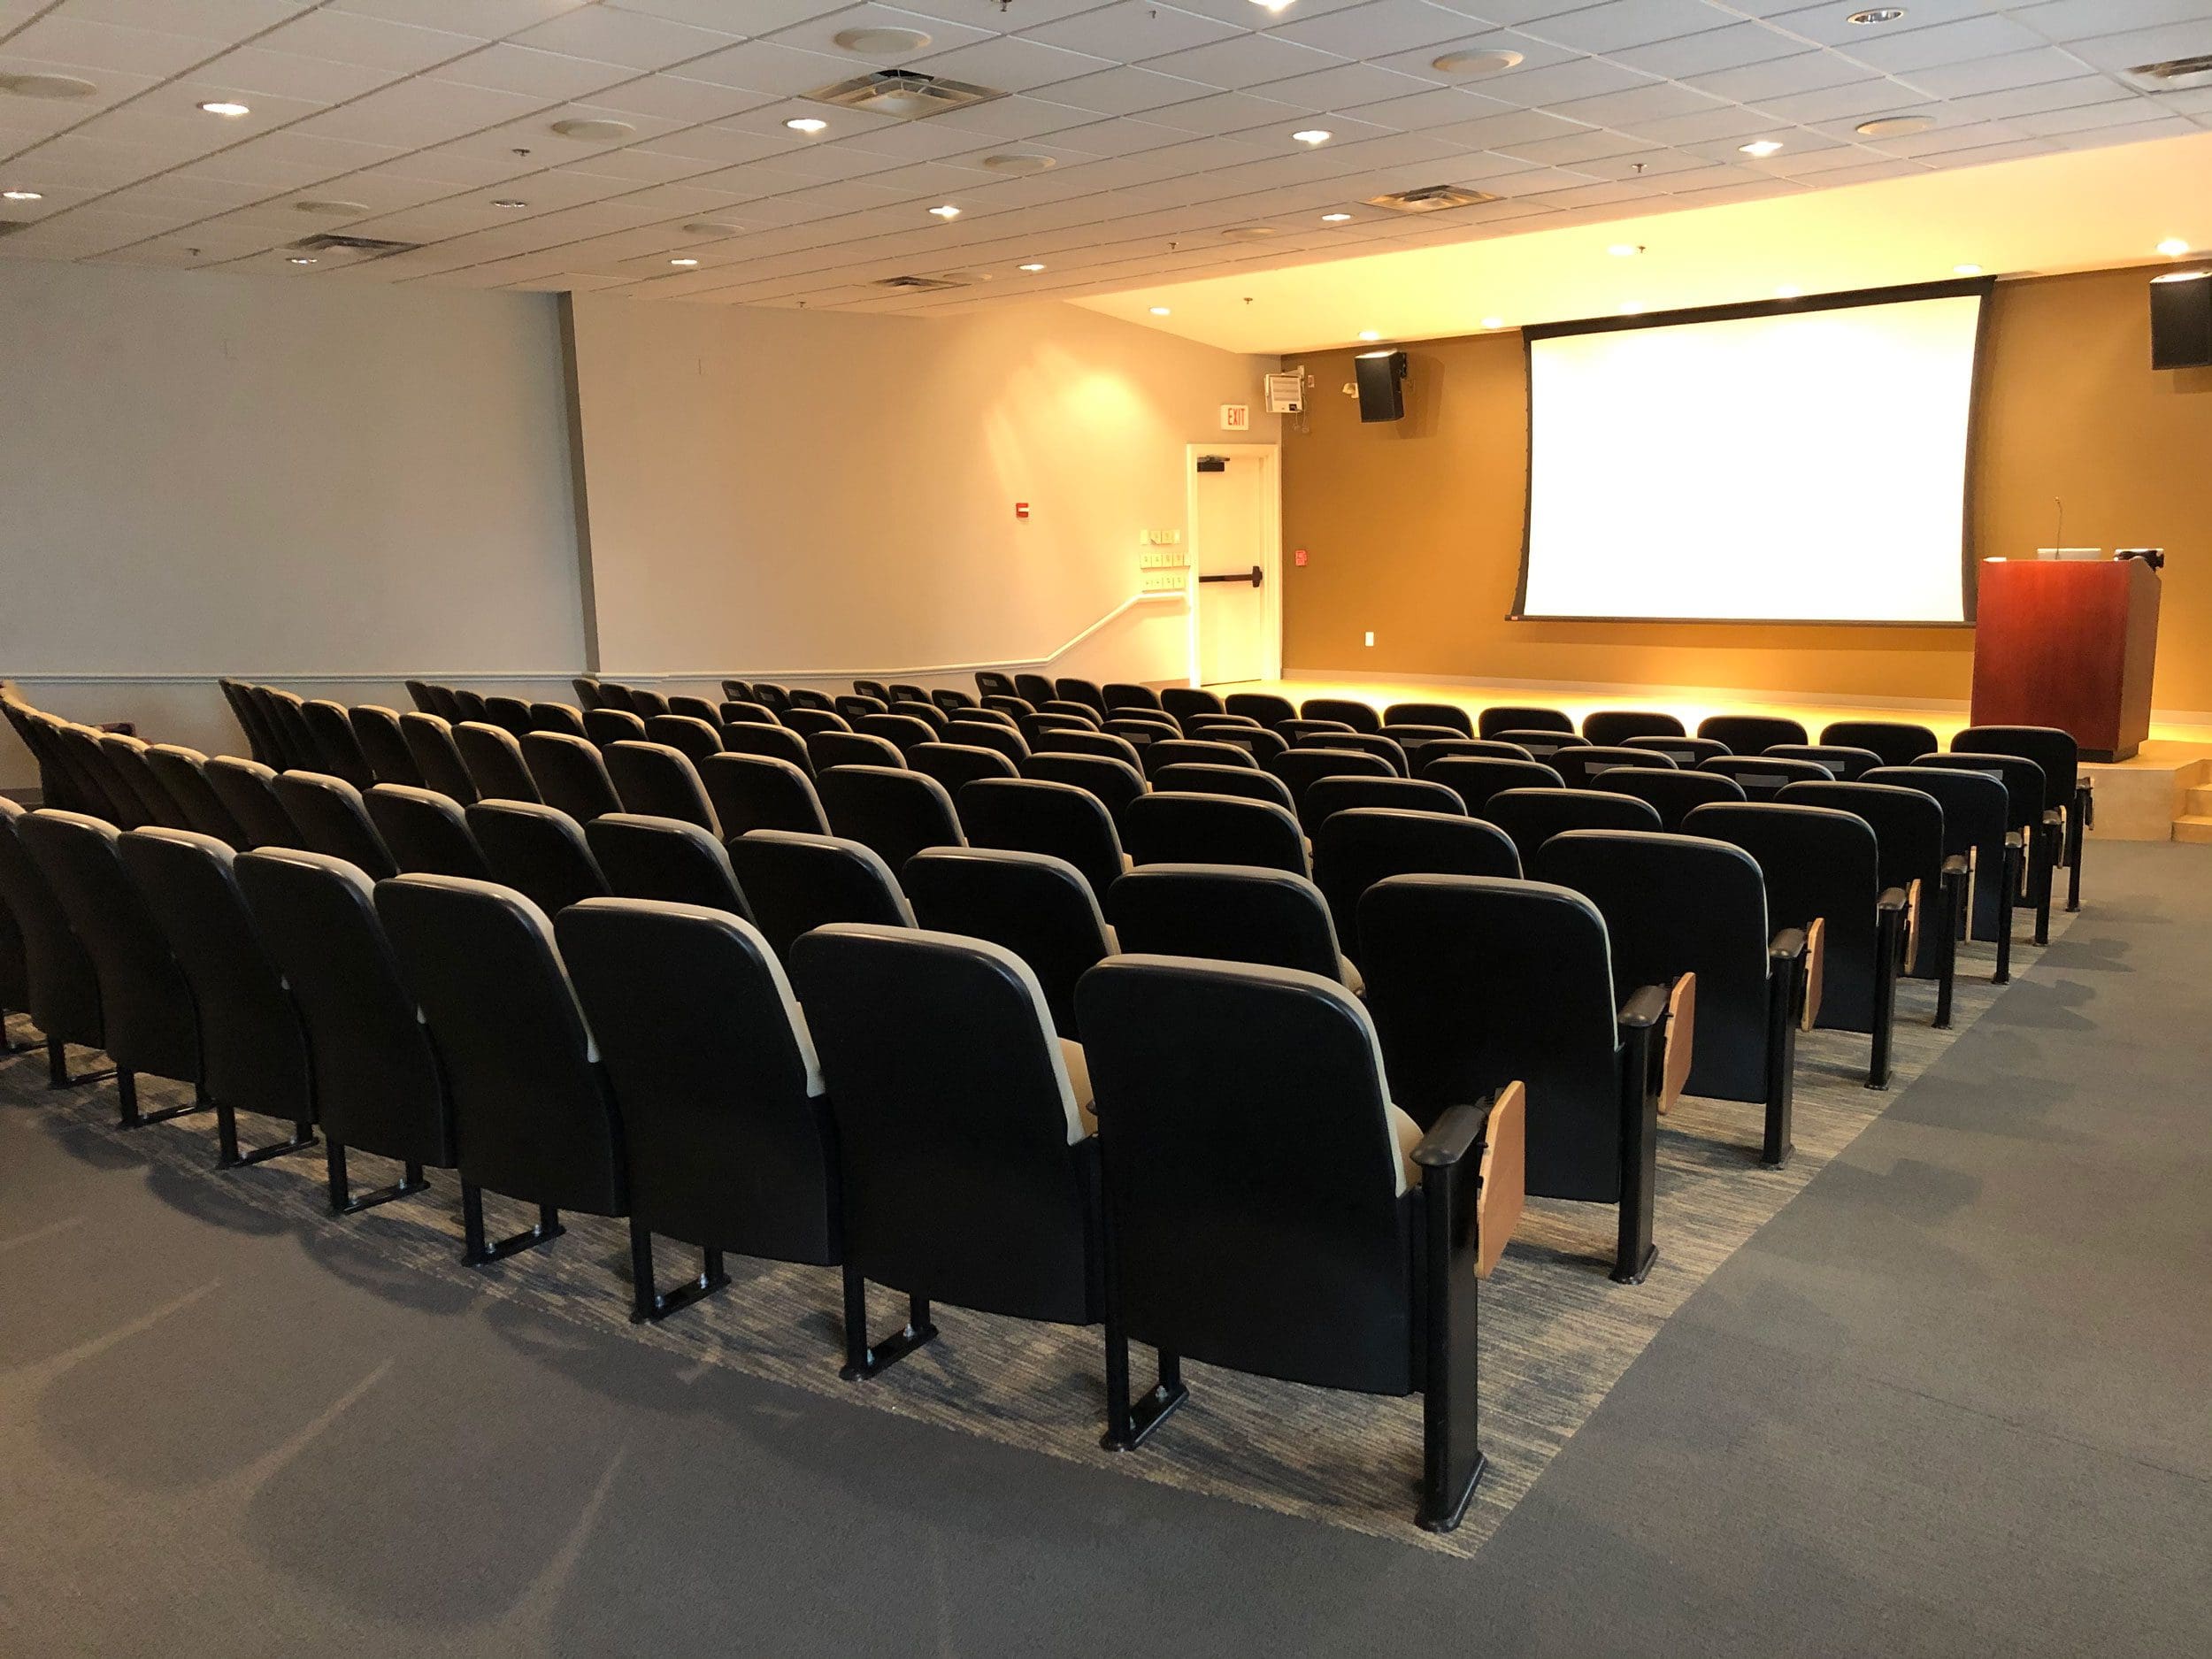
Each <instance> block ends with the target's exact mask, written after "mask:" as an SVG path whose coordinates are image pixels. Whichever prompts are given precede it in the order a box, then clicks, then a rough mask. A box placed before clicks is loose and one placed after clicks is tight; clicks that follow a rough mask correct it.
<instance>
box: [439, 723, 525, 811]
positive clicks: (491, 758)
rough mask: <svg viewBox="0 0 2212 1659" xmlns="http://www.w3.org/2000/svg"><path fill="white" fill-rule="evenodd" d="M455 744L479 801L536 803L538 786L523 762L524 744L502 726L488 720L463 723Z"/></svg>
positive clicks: (454, 734)
mask: <svg viewBox="0 0 2212 1659" xmlns="http://www.w3.org/2000/svg"><path fill="white" fill-rule="evenodd" d="M453 741H454V745H455V747H456V748H457V749H459V750H460V751H461V764H463V765H465V766H466V767H467V768H468V772H469V781H470V782H471V783H472V784H473V785H474V786H475V787H476V798H477V799H478V800H480V801H535V800H537V799H538V786H537V783H536V781H535V780H534V779H532V777H531V776H530V767H529V764H528V763H527V762H526V761H525V760H524V759H523V758H522V743H521V740H520V739H518V737H516V735H515V734H514V733H512V732H511V731H509V730H508V729H507V728H506V727H505V726H494V725H493V724H491V723H490V722H489V721H487V720H464V721H462V722H461V724H460V725H458V726H455V727H454V728H453Z"/></svg>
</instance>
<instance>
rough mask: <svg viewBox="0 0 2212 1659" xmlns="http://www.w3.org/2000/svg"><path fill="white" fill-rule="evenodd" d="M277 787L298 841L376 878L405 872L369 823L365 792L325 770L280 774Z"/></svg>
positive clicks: (278, 796) (277, 778) (301, 844)
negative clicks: (297, 831) (326, 772)
mask: <svg viewBox="0 0 2212 1659" xmlns="http://www.w3.org/2000/svg"><path fill="white" fill-rule="evenodd" d="M271 787H273V789H275V791H276V798H277V800H278V801H279V802H280V803H281V804H282V805H283V808H284V810H285V812H286V813H287V814H288V816H289V817H290V818H291V820H292V822H293V823H294V824H295V825H296V826H298V829H299V840H298V841H297V842H296V845H298V846H302V847H304V848H306V849H307V850H308V851H310V852H317V853H328V854H330V856H332V857H334V858H342V859H344V860H346V862H347V863H349V864H358V865H360V866H361V868H362V869H363V870H365V871H366V872H368V873H369V875H370V877H371V878H372V879H381V878H383V877H385V876H394V875H397V874H398V873H399V865H398V864H397V862H396V861H395V860H394V858H393V857H392V852H391V849H390V848H388V847H387V846H385V844H384V838H383V837H382V836H381V835H379V834H378V833H376V826H375V825H374V824H373V823H371V822H370V821H369V811H368V808H367V807H366V806H365V804H364V803H363V802H362V799H361V792H360V791H359V790H358V789H357V788H355V787H353V786H352V785H351V784H349V783H348V782H347V781H346V780H344V779H343V778H333V777H329V776H327V775H326V774H324V773H321V772H279V773H278V774H277V775H276V777H275V779H274V780H273V783H272V785H271Z"/></svg>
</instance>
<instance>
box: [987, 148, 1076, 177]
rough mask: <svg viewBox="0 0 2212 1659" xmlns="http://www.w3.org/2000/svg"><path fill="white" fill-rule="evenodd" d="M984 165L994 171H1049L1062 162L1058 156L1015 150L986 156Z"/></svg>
mask: <svg viewBox="0 0 2212 1659" xmlns="http://www.w3.org/2000/svg"><path fill="white" fill-rule="evenodd" d="M983 165H985V166H987V167H988V168H989V169H990V170H991V171H992V172H993V173H1049V172H1051V171H1052V169H1053V168H1055V167H1056V166H1058V165H1060V163H1059V160H1058V158H1057V157H1053V156H1033V155H1030V154H1027V153H1026V152H1024V151H1020V150H1014V151H1010V152H1009V153H1007V154H1006V155H1003V156H986V157H984V158H983Z"/></svg>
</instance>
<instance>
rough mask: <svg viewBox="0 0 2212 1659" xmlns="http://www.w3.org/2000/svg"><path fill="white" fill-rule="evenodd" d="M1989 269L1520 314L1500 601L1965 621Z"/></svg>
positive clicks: (1673, 613)
mask: <svg viewBox="0 0 2212 1659" xmlns="http://www.w3.org/2000/svg"><path fill="white" fill-rule="evenodd" d="M1989 286H1990V285H1989V283H1988V282H1987V281H1986V280H1976V281H1970V282H1955V283H1943V284H1939V285H1933V286H1930V287H1925V288H1907V289H1885V290H1879V291H1874V292H1869V293H1861V294H1849V295H1835V296H1829V297H1827V298H1824V299H1816V300H1805V301H1794V302H1786V303H1778V304H1770V305H1755V306H1735V307H1727V308H1723V309H1717V310H1713V311H1676V312H1671V313H1669V314H1666V315H1662V316H1654V317H1649V318H1635V319H1609V320H1606V321H1602V322H1588V323H1566V324H1559V325H1556V326H1546V327H1538V328H1531V329H1529V330H1527V331H1526V340H1527V349H1528V377H1529V498H1528V524H1527V540H1526V542H1525V546H1524V549H1523V553H1522V561H1521V586H1520V593H1519V595H1518V599H1517V603H1516V604H1515V607H1514V615H1515V616H1516V617H1519V618H1629V619H1636V620H1697V621H1728V622H1863V623H1924V624H1927V623H1934V624H1941V623H1961V622H1966V621H1970V620H1971V619H1972V617H1973V575H1974V572H1973V558H1972V549H1971V548H1970V528H1969V525H1968V518H1967V466H1968V435H1969V430H1970V426H1971V418H1972V412H1973V403H1974V368H1975V357H1976V352H1977V346H1978V341H1979V338H1980V333H1981V316H1982V307H1983V303H1984V301H1985V298H1986V297H1987V295H1988V291H1989Z"/></svg>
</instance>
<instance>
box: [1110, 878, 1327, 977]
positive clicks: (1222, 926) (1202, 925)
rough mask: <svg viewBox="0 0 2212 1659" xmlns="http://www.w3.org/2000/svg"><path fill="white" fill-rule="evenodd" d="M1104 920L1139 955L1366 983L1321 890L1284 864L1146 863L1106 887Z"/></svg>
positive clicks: (1123, 944)
mask: <svg viewBox="0 0 2212 1659" xmlns="http://www.w3.org/2000/svg"><path fill="white" fill-rule="evenodd" d="M1106 919H1107V920H1108V921H1109V922H1110V923H1111V924H1112V925H1113V929H1114V938H1115V940H1116V941H1118V945H1119V947H1120V949H1123V950H1125V951H1126V952H1128V953H1130V954H1131V955H1134V956H1203V957H1206V958H1209V959H1210V960H1213V961H1216V962H1250V963H1256V964H1259V965H1260V966H1262V967H1269V968H1295V969H1297V970H1299V971H1300V972H1305V973H1317V974H1319V975H1321V976H1322V978H1324V979H1333V980H1335V981H1336V982H1337V983H1338V984H1340V985H1341V986H1343V987H1345V988H1346V989H1347V990H1348V991H1351V992H1353V993H1354V994H1357V993H1358V991H1359V990H1360V989H1361V980H1360V976H1359V971H1358V970H1357V969H1356V968H1355V967H1353V966H1352V964H1350V963H1349V962H1348V961H1347V960H1345V956H1344V953H1343V951H1342V950H1340V949H1339V948H1338V945H1337V937H1336V926H1335V924H1334V923H1333V922H1332V921H1331V920H1330V919H1329V906H1328V903H1327V902H1326V901H1325V899H1323V898H1322V896H1321V889H1320V888H1319V887H1316V886H1314V884H1313V883H1312V882H1311V881H1310V880H1309V879H1307V878H1305V877H1304V876H1298V875H1292V874H1291V873H1290V872H1288V871H1285V870H1267V869H1260V868H1256V867H1253V866H1249V865H1239V864H1142V865H1140V866H1139V867H1138V868H1136V869H1134V870H1132V871H1131V872H1129V873H1128V874H1127V875H1125V876H1123V877H1122V878H1121V879H1119V880H1118V881H1117V882H1115V883H1114V885H1113V886H1112V887H1110V888H1109V889H1108V890H1107V893H1106Z"/></svg>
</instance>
